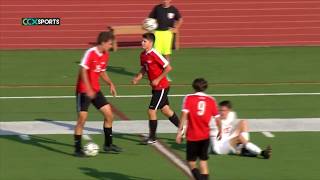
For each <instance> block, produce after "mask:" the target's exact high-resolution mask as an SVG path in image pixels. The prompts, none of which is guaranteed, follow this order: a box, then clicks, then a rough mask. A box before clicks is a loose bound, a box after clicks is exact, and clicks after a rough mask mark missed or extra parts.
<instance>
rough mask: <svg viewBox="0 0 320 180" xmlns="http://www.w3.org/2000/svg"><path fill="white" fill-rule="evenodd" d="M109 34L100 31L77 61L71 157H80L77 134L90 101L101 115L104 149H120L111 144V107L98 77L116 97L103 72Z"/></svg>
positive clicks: (109, 41)
mask: <svg viewBox="0 0 320 180" xmlns="http://www.w3.org/2000/svg"><path fill="white" fill-rule="evenodd" d="M112 40H113V35H112V34H111V33H110V32H101V33H100V34H99V36H98V38H97V46H94V47H92V48H90V49H88V50H87V51H86V53H85V54H84V56H83V58H82V60H81V63H80V70H79V75H78V82H77V87H76V98H77V112H78V120H77V125H76V127H75V130H74V141H75V156H78V157H82V156H84V152H83V150H82V146H81V136H82V131H83V127H84V124H85V122H86V120H87V117H88V108H89V106H90V104H93V105H94V106H95V108H96V109H99V110H100V112H101V113H102V114H103V117H104V123H103V130H104V135H105V144H104V150H105V151H107V152H109V151H114V152H120V151H121V148H119V147H117V146H116V145H114V144H112V121H113V114H112V110H111V106H110V104H109V103H108V101H107V99H106V98H105V97H104V95H103V93H102V92H101V90H100V84H99V78H101V79H102V80H103V81H104V82H105V83H106V84H108V85H109V86H110V92H111V94H112V95H113V96H116V94H117V92H116V89H115V86H114V84H113V82H112V81H111V79H110V78H109V76H108V75H107V73H106V72H105V71H106V69H107V66H108V61H109V53H108V51H109V49H110V48H111V46H112Z"/></svg>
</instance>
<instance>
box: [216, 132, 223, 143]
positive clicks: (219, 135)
mask: <svg viewBox="0 0 320 180" xmlns="http://www.w3.org/2000/svg"><path fill="white" fill-rule="evenodd" d="M221 138H222V133H221V131H219V132H218V134H217V139H218V140H219V141H220V140H221Z"/></svg>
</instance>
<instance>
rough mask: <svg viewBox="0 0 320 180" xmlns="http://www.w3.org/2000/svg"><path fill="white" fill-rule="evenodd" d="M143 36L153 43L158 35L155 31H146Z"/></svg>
mask: <svg viewBox="0 0 320 180" xmlns="http://www.w3.org/2000/svg"><path fill="white" fill-rule="evenodd" d="M142 37H143V38H144V39H148V40H149V41H152V42H153V43H154V41H155V40H156V37H155V36H154V34H153V33H144V34H142Z"/></svg>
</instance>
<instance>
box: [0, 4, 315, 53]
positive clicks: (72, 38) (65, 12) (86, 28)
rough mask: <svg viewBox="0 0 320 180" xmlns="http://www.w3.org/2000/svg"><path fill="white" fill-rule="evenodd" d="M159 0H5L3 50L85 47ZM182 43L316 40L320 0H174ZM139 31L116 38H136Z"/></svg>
mask: <svg viewBox="0 0 320 180" xmlns="http://www.w3.org/2000/svg"><path fill="white" fill-rule="evenodd" d="M159 2H160V1H159V0H137V1H130V0H124V1H120V2H119V1H115V0H109V1H101V0H93V1H86V0H79V1H63V0H56V1H51V0H45V1H38V0H30V1H22V0H10V1H9V0H3V1H2V2H1V5H0V7H1V17H0V27H1V28H0V33H1V43H0V48H1V49H45V48H59V49H62V48H63V49H76V48H87V47H88V46H89V45H88V42H92V41H94V40H95V38H96V35H97V33H98V32H99V31H103V30H105V29H106V27H107V26H112V25H129V24H140V23H141V21H142V20H143V19H144V18H145V17H146V16H147V15H148V13H149V11H150V10H151V9H152V7H153V6H154V5H155V4H157V3H159ZM173 2H174V4H175V6H177V7H178V8H179V9H180V11H181V13H182V15H183V17H184V24H183V26H182V29H181V46H182V47H239V46H312V45H314V46H317V45H320V1H319V0H270V1H258V0H240V1H239V0H188V1H184V0H175V1H173ZM23 17H59V18H61V25H60V26H33V27H26V26H22V25H21V18H23ZM139 38H140V37H139V36H138V35H131V36H121V37H119V40H120V41H136V40H139Z"/></svg>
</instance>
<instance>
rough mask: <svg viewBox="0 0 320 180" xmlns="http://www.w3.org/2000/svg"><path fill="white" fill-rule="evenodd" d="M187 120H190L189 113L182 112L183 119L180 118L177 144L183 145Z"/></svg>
mask: <svg viewBox="0 0 320 180" xmlns="http://www.w3.org/2000/svg"><path fill="white" fill-rule="evenodd" d="M187 118H188V113H187V112H184V111H182V113H181V118H180V124H179V128H178V132H177V136H176V142H177V143H178V144H181V142H182V138H183V135H184V133H185V124H186V122H187Z"/></svg>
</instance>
